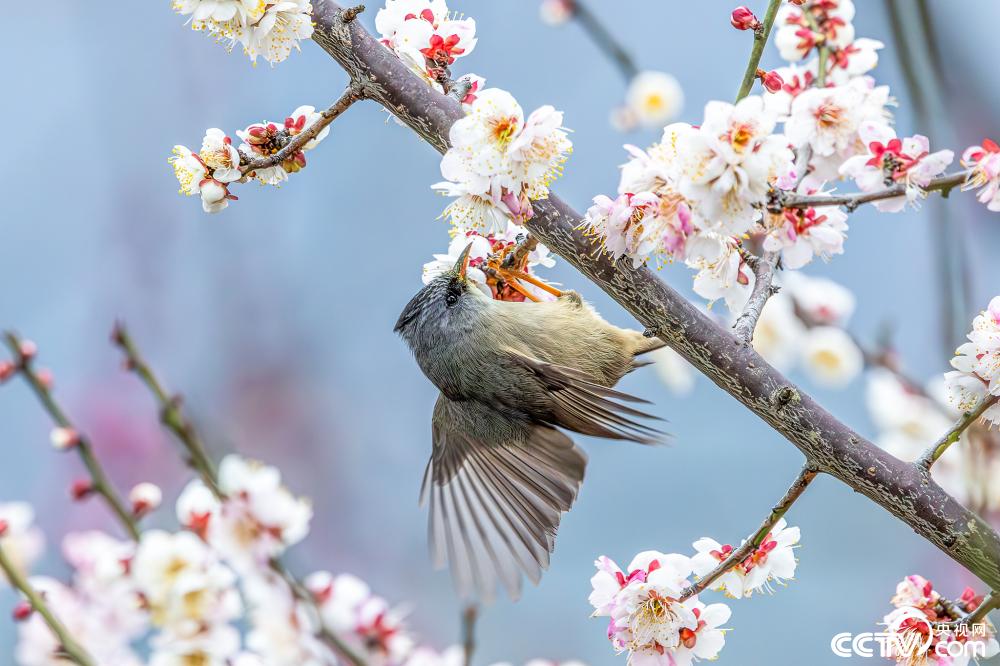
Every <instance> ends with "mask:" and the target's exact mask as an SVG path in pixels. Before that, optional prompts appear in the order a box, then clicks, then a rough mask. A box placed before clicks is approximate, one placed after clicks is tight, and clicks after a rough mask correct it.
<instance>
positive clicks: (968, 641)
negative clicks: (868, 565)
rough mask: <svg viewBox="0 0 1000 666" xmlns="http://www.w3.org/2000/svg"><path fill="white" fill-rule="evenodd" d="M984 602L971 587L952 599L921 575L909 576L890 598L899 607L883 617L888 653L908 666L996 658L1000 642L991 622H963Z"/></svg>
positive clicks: (958, 665)
mask: <svg viewBox="0 0 1000 666" xmlns="http://www.w3.org/2000/svg"><path fill="white" fill-rule="evenodd" d="M982 602H983V597H981V596H979V595H977V594H976V593H975V591H974V590H972V588H968V587H967V588H965V590H964V591H963V592H962V595H961V596H960V597H959V598H958V599H956V600H954V601H948V600H947V599H944V598H943V597H942V596H941V595H940V594H939V593H938V592H937V591H936V590H935V589H934V586H933V585H932V584H931V582H930V581H929V580H927V579H926V578H924V577H923V576H918V575H911V576H907V577H906V578H904V579H903V580H902V581H900V582H899V584H898V585H897V586H896V594H895V595H894V596H893V597H892V600H891V603H892V605H893V606H895V609H894V610H893V611H891V612H890V613H889V614H887V615H886V616H885V617H884V618H883V619H882V624H883V625H884V626H885V628H886V632H887V633H888V634H889V638H888V640H887V641H886V646H887V652H888V654H887V655H886V656H888V657H890V658H891V659H894V660H895V661H896V662H897V663H900V664H906V665H907V666H916V665H918V664H920V665H928V666H929V665H931V664H937V665H939V666H965V665H966V664H969V663H970V662H971V661H972V660H975V661H976V662H977V663H978V661H979V659H989V658H990V657H993V656H995V655H996V654H997V653H1000V644H998V643H997V640H996V630H995V629H994V628H993V625H992V624H990V622H989V620H986V619H983V620H982V621H979V622H974V623H971V624H970V623H967V622H965V621H964V620H963V618H964V617H965V615H966V614H968V613H971V612H973V611H975V610H976V609H977V608H978V607H979V606H980V604H982Z"/></svg>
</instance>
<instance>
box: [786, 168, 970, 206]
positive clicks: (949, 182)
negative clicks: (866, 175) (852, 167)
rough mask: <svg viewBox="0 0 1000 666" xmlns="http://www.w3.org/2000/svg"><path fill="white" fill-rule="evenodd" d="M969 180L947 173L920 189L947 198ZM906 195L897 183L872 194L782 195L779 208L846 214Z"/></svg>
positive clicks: (963, 175) (960, 174) (966, 173)
mask: <svg viewBox="0 0 1000 666" xmlns="http://www.w3.org/2000/svg"><path fill="white" fill-rule="evenodd" d="M968 178H969V171H958V172H956V173H949V174H945V175H943V176H938V177H937V178H934V179H933V180H931V182H930V183H928V185H927V187H924V188H922V189H923V191H924V192H937V191H940V192H941V194H942V196H948V193H949V192H950V191H951V190H952V189H954V188H955V187H958V186H960V185H962V184H963V183H965V181H966V180H967V179H968ZM905 194H906V184H905V183H898V184H896V185H892V186H891V187H887V188H885V189H884V190H876V191H874V192H852V193H850V194H818V195H805V194H792V193H786V194H783V195H782V197H781V200H780V207H781V208H810V207H812V208H819V207H821V206H844V207H845V208H846V209H847V211H848V212H853V211H854V210H855V209H856V208H857V207H858V206H860V205H861V204H866V203H871V202H873V201H881V200H883V199H892V198H893V197H900V196H904V195H905Z"/></svg>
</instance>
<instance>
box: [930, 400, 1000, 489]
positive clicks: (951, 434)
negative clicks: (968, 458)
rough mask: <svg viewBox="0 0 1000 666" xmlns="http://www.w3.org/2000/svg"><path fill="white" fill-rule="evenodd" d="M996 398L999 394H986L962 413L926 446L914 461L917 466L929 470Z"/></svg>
mask: <svg viewBox="0 0 1000 666" xmlns="http://www.w3.org/2000/svg"><path fill="white" fill-rule="evenodd" d="M997 400H1000V396H995V395H989V394H987V395H986V396H985V397H984V398H983V399H982V400H980V401H979V404H978V405H976V407H975V409H973V410H971V411H968V412H966V413H965V414H962V416H961V417H960V418H959V419H958V421H957V422H956V423H955V425H953V426H952V427H951V429H950V430H949V431H948V432H946V433H945V434H944V435H942V436H941V438H940V439H939V440H938V441H936V442H934V443H933V444H931V445H930V447H928V449H927V451H925V452H924V455H922V456H920V460H919V461H918V462H917V463H916V464H917V466H919V467H921V468H922V469H925V470H930V468H931V466H932V465H933V464H934V463H935V462H937V460H938V459H939V458H940V457H941V456H943V455H944V454H945V452H946V451H947V450H948V448H949V447H950V446H951V445H952V444H954V443H955V442H957V441H958V438H959V437H961V436H962V433H963V432H965V431H966V429H968V427H969V426H971V425H972V424H973V423H975V422H976V421H978V420H979V417H981V416H982V415H983V414H984V413H985V412H986V410H987V409H989V408H990V407H992V406H993V405H995V404H997Z"/></svg>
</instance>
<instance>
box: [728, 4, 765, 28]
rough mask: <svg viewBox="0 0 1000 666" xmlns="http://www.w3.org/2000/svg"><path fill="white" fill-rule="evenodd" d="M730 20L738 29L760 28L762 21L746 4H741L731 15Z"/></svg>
mask: <svg viewBox="0 0 1000 666" xmlns="http://www.w3.org/2000/svg"><path fill="white" fill-rule="evenodd" d="M729 22H730V23H732V24H733V27H734V28H736V29H737V30H757V29H758V28H760V21H758V20H757V17H756V16H754V13H753V12H752V11H750V8H749V7H746V6H744V5H740V6H739V7H737V8H736V9H734V10H733V13H732V14H731V15H730V17H729Z"/></svg>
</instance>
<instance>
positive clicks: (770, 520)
mask: <svg viewBox="0 0 1000 666" xmlns="http://www.w3.org/2000/svg"><path fill="white" fill-rule="evenodd" d="M817 474H818V472H817V471H816V470H814V469H812V468H811V467H809V466H808V465H806V466H805V467H803V468H802V471H801V472H799V474H798V476H796V477H795V480H794V481H793V482H792V485H790V486H789V487H788V490H786V491H785V494H784V495H783V496H782V498H781V499H780V500H778V503H777V504H775V505H774V507H773V508H772V509H771V513H769V514H768V516H767V518H765V519H764V522H762V523H761V524H760V527H759V528H757V531H756V532H754V533H753V534H751V535H750V536H749V537H747V539H746V541H744V542H743V543H742V544H741V545H740V547H739V548H736V549H734V550H733V552H731V553H730V554H729V557H727V558H726V559H725V560H723V561H722V562H720V563H719V566H717V567H715V568H714V569H712V570H711V571H710V572H709V573H707V574H706V575H705V576H703V577H702V578H700V579H698V580H697V581H696V582H695V583H694V584H693V585H691V586H689V587H688V588H687V589H685V590H684V591H683V592H681V599H680V600H681V601H684V600H685V599H690V598H691V597H693V596H695V595H696V594H701V593H702V592H704V591H705V590H707V589H708V588H709V587H710V586H711V585H712V583H714V582H715V581H716V580H718V579H719V577H720V576H722V575H723V574H725V573H726V572H727V571H729V570H731V569H732V568H733V567H735V566H736V565H738V564H740V563H741V562H743V560H745V559H747V558H748V557H750V555H751V554H753V552H754V551H755V550H757V547H758V546H760V544H761V543H763V541H764V539H765V537H767V535H768V534H769V533H770V532H771V529H773V528H774V525H775V523H777V522H778V521H779V520H781V518H782V517H783V516H784V515H785V514H786V513H788V510H789V509H790V508H791V507H792V504H794V503H795V500H797V499H799V497H801V496H802V493H804V492H805V490H806V488H808V487H809V484H810V483H811V482H812V480H813V479H815V478H816V475H817Z"/></svg>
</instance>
